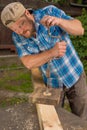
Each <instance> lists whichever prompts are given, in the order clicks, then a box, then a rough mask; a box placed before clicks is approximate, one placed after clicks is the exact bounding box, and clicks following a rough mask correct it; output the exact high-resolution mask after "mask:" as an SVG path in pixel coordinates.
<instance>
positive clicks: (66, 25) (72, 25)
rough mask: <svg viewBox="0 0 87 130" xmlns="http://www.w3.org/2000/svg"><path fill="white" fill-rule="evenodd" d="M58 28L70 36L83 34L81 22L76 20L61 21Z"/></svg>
mask: <svg viewBox="0 0 87 130" xmlns="http://www.w3.org/2000/svg"><path fill="white" fill-rule="evenodd" d="M59 26H60V27H61V28H63V29H64V30H65V31H66V32H68V33H69V34H72V35H83V34H84V28H83V27H82V24H81V22H80V21H79V20H77V19H73V20H65V19H61V20H60V23H59Z"/></svg>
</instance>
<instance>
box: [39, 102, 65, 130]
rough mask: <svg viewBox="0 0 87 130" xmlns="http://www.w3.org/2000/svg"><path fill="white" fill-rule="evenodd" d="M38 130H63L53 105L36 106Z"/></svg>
mask: <svg viewBox="0 0 87 130" xmlns="http://www.w3.org/2000/svg"><path fill="white" fill-rule="evenodd" d="M37 112H38V117H39V123H40V130H63V128H62V125H61V122H60V120H59V118H58V115H57V113H56V110H55V108H54V106H53V105H44V104H37Z"/></svg>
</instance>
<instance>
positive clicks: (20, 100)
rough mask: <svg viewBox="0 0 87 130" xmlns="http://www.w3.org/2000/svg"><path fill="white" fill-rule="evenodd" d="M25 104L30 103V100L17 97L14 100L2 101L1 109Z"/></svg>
mask: <svg viewBox="0 0 87 130" xmlns="http://www.w3.org/2000/svg"><path fill="white" fill-rule="evenodd" d="M24 102H28V98H27V97H21V98H17V97H13V98H7V99H4V100H0V107H3V108H4V107H6V106H11V105H17V104H20V103H24Z"/></svg>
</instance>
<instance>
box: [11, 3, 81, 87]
mask: <svg viewBox="0 0 87 130" xmlns="http://www.w3.org/2000/svg"><path fill="white" fill-rule="evenodd" d="M33 15H34V18H35V26H36V33H37V36H36V38H34V37H31V38H24V37H22V36H20V35H18V34H16V33H14V32H13V41H14V44H15V46H16V49H17V52H18V55H19V57H22V56H25V55H32V54H37V53H40V52H43V51H46V50H49V49H51V48H52V47H53V46H54V45H55V44H56V42H58V41H60V39H59V38H53V37H51V36H49V35H48V29H47V28H46V27H45V26H43V25H41V24H40V20H41V19H42V18H43V16H45V15H51V16H56V17H59V18H63V19H73V18H72V17H70V16H67V15H66V14H65V13H64V12H63V11H62V10H60V9H58V8H56V7H55V6H52V5H50V6H47V7H45V8H42V9H39V10H35V11H34V12H33ZM63 32H64V30H63V29H62V28H60V27H58V26H52V27H51V28H50V33H51V35H55V36H58V35H60V36H61V39H62V40H64V41H65V42H66V43H67V47H66V53H65V55H64V56H63V57H61V58H58V59H55V58H54V59H52V60H51V61H50V62H49V68H50V78H49V83H50V86H52V87H54V88H58V87H59V86H60V85H59V83H60V81H62V83H63V84H64V85H65V86H66V87H67V88H69V87H71V86H73V85H74V84H75V83H76V82H77V80H78V79H79V77H80V75H81V74H82V71H83V65H82V63H81V61H80V59H79V57H78V55H77V53H76V51H75V49H74V47H73V45H72V42H71V40H70V38H69V35H68V34H67V32H65V33H63ZM47 67H48V63H46V64H44V65H42V66H40V67H39V68H40V70H41V72H42V76H43V79H44V82H45V84H47V79H48V78H47V74H46V72H47Z"/></svg>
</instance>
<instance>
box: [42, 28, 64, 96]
mask: <svg viewBox="0 0 87 130" xmlns="http://www.w3.org/2000/svg"><path fill="white" fill-rule="evenodd" d="M63 34H65V32H63V33H62V34H61V35H63ZM48 35H49V36H50V37H52V38H58V39H59V41H60V42H61V41H62V38H61V35H58V36H54V35H51V33H50V27H49V28H48ZM54 59H58V58H54ZM50 62H51V60H49V61H48V66H47V72H46V76H47V87H46V91H45V92H44V93H43V94H44V95H45V96H51V95H52V94H51V92H50V87H51V86H50V83H49V79H50ZM57 76H58V81H59V86H60V87H61V88H62V87H63V83H62V81H61V78H60V76H59V75H57Z"/></svg>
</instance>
